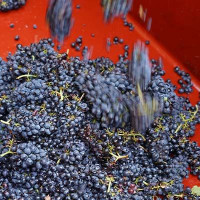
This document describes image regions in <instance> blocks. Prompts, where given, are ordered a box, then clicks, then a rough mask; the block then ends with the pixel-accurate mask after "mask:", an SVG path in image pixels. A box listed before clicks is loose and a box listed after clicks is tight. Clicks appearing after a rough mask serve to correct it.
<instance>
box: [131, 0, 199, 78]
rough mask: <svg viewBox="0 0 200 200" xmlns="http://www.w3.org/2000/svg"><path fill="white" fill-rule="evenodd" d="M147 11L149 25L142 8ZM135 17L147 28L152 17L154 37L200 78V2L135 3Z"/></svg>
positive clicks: (148, 0) (149, 0) (144, 0)
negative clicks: (141, 15) (142, 15)
mask: <svg viewBox="0 0 200 200" xmlns="http://www.w3.org/2000/svg"><path fill="white" fill-rule="evenodd" d="M140 5H142V6H143V8H144V10H146V9H147V16H146V22H143V21H142V20H141V18H140V17H139V13H138V11H139V6H140ZM131 14H132V16H133V17H134V19H136V20H137V21H138V22H139V23H140V24H141V25H142V26H143V27H146V25H147V20H148V18H149V17H152V28H151V31H150V33H151V35H153V36H154V37H155V38H156V39H157V40H158V41H159V42H160V43H162V44H163V46H165V48H167V49H168V50H169V51H170V52H171V53H172V54H173V55H174V56H175V57H176V58H177V59H178V60H179V61H181V62H182V63H183V64H184V65H185V66H187V68H188V69H190V71H191V72H192V73H193V74H194V75H196V76H197V77H199V76H200V51H199V47H200V26H199V24H200V1H199V0H192V1H190V0H165V1H160V0H135V1H134V5H133V11H132V13H131Z"/></svg>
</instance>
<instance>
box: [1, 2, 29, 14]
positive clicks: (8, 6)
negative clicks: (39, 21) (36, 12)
mask: <svg viewBox="0 0 200 200" xmlns="http://www.w3.org/2000/svg"><path fill="white" fill-rule="evenodd" d="M25 4H26V0H2V1H1V2H0V11H2V12H5V11H9V10H14V9H18V8H20V7H21V6H23V5H25Z"/></svg>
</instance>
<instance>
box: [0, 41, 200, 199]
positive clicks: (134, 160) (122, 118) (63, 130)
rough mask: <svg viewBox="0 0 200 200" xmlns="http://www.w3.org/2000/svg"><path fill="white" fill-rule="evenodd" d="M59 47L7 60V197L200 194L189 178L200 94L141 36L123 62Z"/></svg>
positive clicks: (1, 103) (40, 46)
mask: <svg viewBox="0 0 200 200" xmlns="http://www.w3.org/2000/svg"><path fill="white" fill-rule="evenodd" d="M53 47H54V43H53V42H52V40H51V39H43V40H41V41H40V42H39V43H35V44H31V45H30V46H27V47H24V46H22V45H20V44H19V45H17V51H16V53H15V54H13V55H12V54H9V55H8V57H7V61H6V62H4V61H2V59H0V164H1V169H0V199H1V200H8V199H11V200H16V199H17V200H22V199H26V200H43V199H44V200H47V199H51V200H104V199H105V200H106V199H110V200H114V199H115V200H124V199H130V200H149V199H152V198H153V197H155V199H157V200H159V199H165V200H168V199H170V200H171V199H184V200H198V199H199V197H198V196H197V194H195V193H194V192H193V190H192V189H191V188H188V187H187V188H184V185H183V183H182V181H183V179H184V178H188V176H189V174H190V173H191V174H193V175H196V176H197V177H198V178H199V179H200V160H199V158H200V147H199V146H198V144H197V143H196V142H191V141H190V137H191V136H193V135H194V133H195V128H196V125H197V124H199V123H200V120H199V119H200V112H199V109H200V103H198V104H197V105H192V104H191V103H190V101H189V99H188V98H185V97H179V96H177V95H176V93H175V92H174V91H175V86H174V85H173V84H172V83H171V81H170V80H166V81H164V80H163V78H162V76H163V75H164V74H165V72H164V70H163V67H162V64H161V62H159V61H156V60H151V62H150V61H149V58H148V53H147V49H146V47H144V46H141V45H139V43H137V45H136V47H135V50H134V52H133V54H132V55H133V57H132V59H131V60H128V59H126V57H125V56H123V57H120V58H119V61H118V62H116V63H113V62H112V61H111V60H110V59H108V58H104V57H101V58H97V59H94V60H91V59H83V60H80V58H79V57H69V55H68V54H67V53H63V54H59V53H57V52H56V51H55V50H54V49H53ZM124 49H125V51H126V52H128V50H129V46H127V45H125V47H124ZM127 54H128V53H127ZM150 66H152V68H150ZM136 73H137V74H136ZM138 74H140V75H142V76H139V75H138ZM189 167H190V169H191V171H188V168H189Z"/></svg>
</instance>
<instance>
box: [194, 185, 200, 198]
mask: <svg viewBox="0 0 200 200" xmlns="http://www.w3.org/2000/svg"><path fill="white" fill-rule="evenodd" d="M192 194H193V195H196V196H200V187H198V186H196V185H195V186H194V187H193V188H192Z"/></svg>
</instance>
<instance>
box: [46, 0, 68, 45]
mask: <svg viewBox="0 0 200 200" xmlns="http://www.w3.org/2000/svg"><path fill="white" fill-rule="evenodd" d="M71 16H72V2H71V0H50V1H49V5H48V9H47V13H46V20H47V22H48V24H49V28H50V31H51V35H52V37H53V38H56V39H57V40H58V41H59V42H62V41H63V40H64V38H65V36H67V35H68V34H69V32H70V29H71V26H72V23H71Z"/></svg>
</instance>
